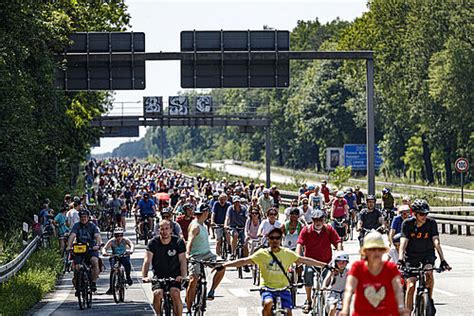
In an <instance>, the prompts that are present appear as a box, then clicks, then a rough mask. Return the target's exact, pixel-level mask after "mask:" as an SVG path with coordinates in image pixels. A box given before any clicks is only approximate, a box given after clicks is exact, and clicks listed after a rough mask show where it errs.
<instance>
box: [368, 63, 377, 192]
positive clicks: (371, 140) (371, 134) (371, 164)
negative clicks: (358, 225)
mask: <svg viewBox="0 0 474 316" xmlns="http://www.w3.org/2000/svg"><path fill="white" fill-rule="evenodd" d="M366 68H367V69H366V74H367V87H366V93H367V99H366V105H367V182H368V183H367V189H368V193H369V194H375V126H374V125H375V119H374V60H373V59H367V61H366Z"/></svg>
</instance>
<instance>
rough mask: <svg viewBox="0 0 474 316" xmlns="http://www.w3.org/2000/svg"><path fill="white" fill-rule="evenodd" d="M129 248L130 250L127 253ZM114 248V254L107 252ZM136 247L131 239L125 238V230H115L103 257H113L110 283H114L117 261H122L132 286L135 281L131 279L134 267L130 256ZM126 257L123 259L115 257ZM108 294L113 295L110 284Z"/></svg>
mask: <svg viewBox="0 0 474 316" xmlns="http://www.w3.org/2000/svg"><path fill="white" fill-rule="evenodd" d="M127 246H128V247H129V248H130V250H129V251H127ZM109 248H112V253H111V254H110V253H108V252H107V250H108V249H109ZM134 249H135V246H134V245H133V243H132V242H131V241H130V239H128V238H126V237H123V228H122V227H117V228H115V230H114V238H111V239H109V241H108V242H107V243H106V244H105V247H104V248H102V255H103V256H112V257H111V258H110V259H109V262H110V282H112V273H113V266H114V265H115V260H120V263H121V264H122V265H123V267H124V268H125V275H126V277H127V284H128V285H132V284H133V280H132V278H131V277H130V271H131V270H132V265H131V263H130V255H131V254H132V253H133V251H134ZM114 255H115V256H120V255H125V256H123V257H114ZM106 294H108V295H110V294H112V284H110V287H109V289H108V290H107V292H106Z"/></svg>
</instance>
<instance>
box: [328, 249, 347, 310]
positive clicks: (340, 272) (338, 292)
mask: <svg viewBox="0 0 474 316" xmlns="http://www.w3.org/2000/svg"><path fill="white" fill-rule="evenodd" d="M333 261H334V263H333V266H332V267H331V268H332V270H331V273H328V275H327V276H326V278H325V279H324V281H323V288H326V289H329V290H330V292H329V294H328V295H327V298H326V303H327V305H329V316H335V315H336V310H337V307H338V305H339V303H342V294H343V293H344V288H345V285H346V279H347V273H348V272H349V270H348V269H347V264H348V263H349V255H348V254H347V253H346V252H344V251H337V252H336V253H335V254H334V260H333ZM341 306H342V304H341Z"/></svg>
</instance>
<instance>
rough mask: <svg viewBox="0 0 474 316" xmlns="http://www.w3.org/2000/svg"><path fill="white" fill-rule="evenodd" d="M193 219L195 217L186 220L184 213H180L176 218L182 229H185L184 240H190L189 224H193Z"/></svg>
mask: <svg viewBox="0 0 474 316" xmlns="http://www.w3.org/2000/svg"><path fill="white" fill-rule="evenodd" d="M193 219H194V217H191V218H190V219H189V220H186V217H185V216H184V215H179V216H178V217H177V218H176V223H178V224H179V226H181V230H182V231H183V237H184V240H188V228H189V224H191V222H192V221H193Z"/></svg>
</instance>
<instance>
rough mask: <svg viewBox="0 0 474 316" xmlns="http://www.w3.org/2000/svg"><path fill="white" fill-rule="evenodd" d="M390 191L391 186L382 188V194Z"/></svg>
mask: <svg viewBox="0 0 474 316" xmlns="http://www.w3.org/2000/svg"><path fill="white" fill-rule="evenodd" d="M389 193H390V188H383V189H382V194H389Z"/></svg>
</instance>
